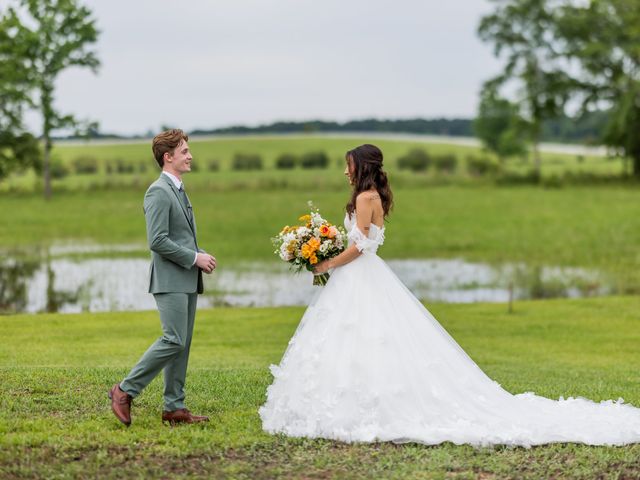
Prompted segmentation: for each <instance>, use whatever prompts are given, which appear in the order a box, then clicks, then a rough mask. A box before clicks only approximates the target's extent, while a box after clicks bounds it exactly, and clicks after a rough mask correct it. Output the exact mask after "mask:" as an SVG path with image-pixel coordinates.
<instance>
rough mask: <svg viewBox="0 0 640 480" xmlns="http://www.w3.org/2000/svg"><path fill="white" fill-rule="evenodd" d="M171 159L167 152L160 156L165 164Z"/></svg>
mask: <svg viewBox="0 0 640 480" xmlns="http://www.w3.org/2000/svg"><path fill="white" fill-rule="evenodd" d="M170 158H171V154H170V153H169V152H164V155H162V160H163V162H165V163H166V162H167V161H168V160H169V159H170Z"/></svg>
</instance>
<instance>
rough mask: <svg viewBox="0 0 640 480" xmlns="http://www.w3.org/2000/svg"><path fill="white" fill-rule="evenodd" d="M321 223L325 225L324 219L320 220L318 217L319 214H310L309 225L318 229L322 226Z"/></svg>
mask: <svg viewBox="0 0 640 480" xmlns="http://www.w3.org/2000/svg"><path fill="white" fill-rule="evenodd" d="M323 223H326V222H325V220H324V218H322V217H321V216H320V214H319V213H317V212H315V213H314V212H311V225H313V226H314V227H319V226H320V225H322V224H323Z"/></svg>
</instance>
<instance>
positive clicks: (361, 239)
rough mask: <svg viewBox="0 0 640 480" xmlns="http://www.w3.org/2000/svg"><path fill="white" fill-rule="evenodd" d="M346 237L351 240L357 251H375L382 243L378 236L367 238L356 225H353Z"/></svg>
mask: <svg viewBox="0 0 640 480" xmlns="http://www.w3.org/2000/svg"><path fill="white" fill-rule="evenodd" d="M347 237H348V238H349V240H351V241H352V242H353V244H354V245H355V246H356V248H357V249H358V251H359V252H363V251H366V252H373V253H375V252H376V250H378V247H379V246H380V245H381V244H382V241H381V240H380V238H376V239H371V238H368V237H367V236H366V235H365V234H364V233H362V232H361V231H360V229H359V228H358V226H357V225H354V226H353V228H352V229H351V231H350V232H349V234H348V235H347Z"/></svg>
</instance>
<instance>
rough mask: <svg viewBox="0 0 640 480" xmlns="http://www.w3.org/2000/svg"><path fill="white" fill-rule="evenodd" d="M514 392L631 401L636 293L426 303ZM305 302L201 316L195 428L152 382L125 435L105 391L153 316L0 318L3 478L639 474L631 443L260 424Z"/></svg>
mask: <svg viewBox="0 0 640 480" xmlns="http://www.w3.org/2000/svg"><path fill="white" fill-rule="evenodd" d="M430 309H431V310H432V312H433V313H434V315H435V316H436V317H437V318H438V319H439V320H440V321H441V322H442V324H443V325H444V326H445V328H447V330H448V331H449V332H450V333H451V334H452V335H453V336H454V338H456V340H457V341H458V342H459V343H460V344H461V346H462V347H463V348H464V349H465V350H466V351H467V352H468V353H469V354H470V355H471V357H472V358H474V360H475V361H476V362H477V363H478V364H479V365H480V366H481V368H483V369H484V371H485V372H486V373H487V374H488V375H489V376H491V377H492V378H494V379H495V380H497V381H498V382H499V383H501V384H502V385H503V386H504V387H505V388H506V389H508V390H509V391H511V392H514V393H517V392H525V391H534V392H536V393H538V394H541V395H544V396H548V397H550V398H558V397H560V396H564V397H565V398H566V397H568V396H583V397H587V398H590V399H593V400H595V401H599V400H605V399H618V398H619V397H622V398H624V399H625V401H627V402H629V403H632V404H635V405H640V376H639V374H638V368H637V366H638V363H639V362H640V350H638V348H637V346H638V343H639V342H640V313H639V312H640V298H637V297H611V298H601V299H586V300H579V301H568V300H555V301H536V302H522V303H519V304H517V305H516V311H515V313H513V314H507V313H506V309H505V307H504V305H496V304H474V305H443V304H436V305H432V306H430ZM302 311H303V310H302V309H300V308H277V309H255V308H254V309H240V308H236V309H215V310H203V311H200V312H199V314H198V317H197V321H196V322H197V323H196V332H195V337H194V344H193V347H192V353H191V364H190V370H189V376H188V385H187V390H188V393H187V400H188V405H189V407H190V408H191V409H192V410H194V411H196V412H198V413H206V414H208V415H210V417H211V422H210V423H209V424H206V425H197V426H195V425H192V426H181V427H176V428H170V427H167V426H163V425H162V424H161V422H160V409H161V407H162V403H161V379H159V378H158V379H156V380H155V381H154V382H153V383H152V384H151V385H150V387H149V388H148V389H147V390H146V391H145V392H144V393H143V395H142V396H141V397H140V398H139V399H137V400H136V401H135V403H134V407H133V418H134V421H133V425H132V426H131V427H130V428H129V429H127V428H125V427H124V426H122V425H121V424H119V423H118V422H117V420H116V419H115V418H114V417H113V416H112V414H111V411H110V407H109V403H108V399H107V396H106V392H107V390H108V388H109V387H110V386H111V385H112V384H113V383H114V382H116V381H117V380H118V379H120V378H121V377H122V376H123V375H124V374H125V373H126V372H127V370H128V368H129V367H130V366H131V365H132V364H133V363H134V362H135V361H136V359H137V358H138V356H139V355H140V354H141V353H142V352H143V351H144V350H145V349H146V347H147V346H148V344H149V343H150V342H151V341H152V340H153V339H154V338H155V337H156V336H157V335H158V334H159V322H158V320H157V314H156V313H155V312H127V313H115V312H114V313H106V314H79V315H58V314H47V315H14V316H6V317H0V328H2V330H3V332H4V333H5V336H6V338H8V339H10V341H8V342H5V345H4V347H3V348H2V349H0V380H1V384H2V390H1V391H0V477H2V478H72V477H73V478H123V477H126V478H148V477H150V476H160V477H171V478H185V477H187V476H190V477H194V476H195V477H199V478H250V479H256V478H257V479H270V478H275V477H281V478H398V479H405V478H536V479H537V478H584V479H593V478H612V479H613V478H637V477H638V476H640V460H639V458H640V446H639V445H633V446H626V447H589V446H584V445H577V444H557V445H548V446H541V447H534V448H531V449H524V448H504V447H496V448H489V449H475V448H473V447H470V446H455V445H453V444H444V445H440V446H435V447H427V446H421V445H415V444H408V445H393V444H373V445H367V444H353V445H347V444H342V443H337V442H332V441H323V440H302V439H288V438H285V437H282V436H270V435H267V434H265V433H263V432H262V431H261V425H260V420H259V417H258V415H257V409H258V407H259V406H260V405H261V404H262V403H263V401H264V392H265V389H266V387H267V385H268V384H269V383H270V381H271V377H270V374H269V372H268V366H269V364H271V363H277V362H278V361H279V359H280V357H281V355H282V353H283V351H284V349H285V347H286V345H287V341H288V339H289V338H290V336H291V335H292V333H293V331H294V330H295V328H296V325H297V322H298V321H299V318H300V316H301V314H302Z"/></svg>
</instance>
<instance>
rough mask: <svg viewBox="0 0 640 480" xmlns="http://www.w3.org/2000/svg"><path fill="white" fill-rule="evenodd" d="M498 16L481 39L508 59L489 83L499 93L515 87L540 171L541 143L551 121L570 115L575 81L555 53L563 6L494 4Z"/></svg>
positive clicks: (550, 1)
mask: <svg viewBox="0 0 640 480" xmlns="http://www.w3.org/2000/svg"><path fill="white" fill-rule="evenodd" d="M491 1H492V3H494V4H495V9H494V11H493V12H492V13H491V14H489V15H486V16H485V17H483V18H482V20H481V22H480V25H479V27H478V34H479V36H480V38H481V39H482V40H483V41H486V42H489V43H492V44H493V47H494V53H495V55H496V56H498V57H502V56H504V57H506V64H505V67H504V70H503V72H502V73H501V74H500V75H498V76H496V77H495V78H493V79H491V80H490V81H488V82H487V83H486V85H487V87H486V88H490V89H493V90H496V91H499V90H500V89H501V88H504V87H509V86H512V87H513V89H514V90H515V91H516V98H515V101H516V103H517V105H518V106H519V110H520V115H521V116H522V117H523V118H524V119H525V120H526V124H525V125H526V130H527V131H528V134H529V138H530V141H531V143H532V147H533V158H534V164H535V168H536V170H537V171H538V172H539V171H540V153H539V149H538V144H539V142H540V138H541V135H542V130H543V123H544V121H545V120H546V119H550V118H556V117H559V116H561V115H562V114H563V113H564V107H565V104H566V102H567V100H568V98H569V95H570V91H571V85H572V83H573V80H572V78H571V77H570V76H569V75H567V73H566V72H565V67H566V65H565V64H564V63H565V62H564V60H563V58H562V57H561V56H559V55H557V52H556V51H555V49H554V46H555V32H556V18H555V10H556V6H557V4H558V1H554V0H491Z"/></svg>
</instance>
